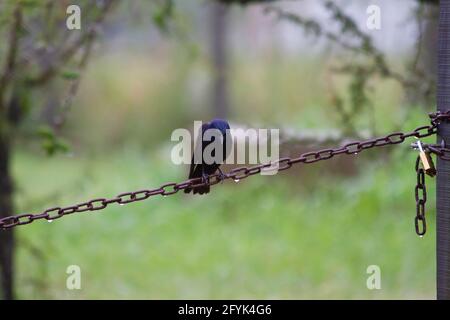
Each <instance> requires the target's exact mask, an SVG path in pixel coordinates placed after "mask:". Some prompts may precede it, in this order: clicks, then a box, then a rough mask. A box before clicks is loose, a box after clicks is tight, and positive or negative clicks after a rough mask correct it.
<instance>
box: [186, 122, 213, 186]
mask: <svg viewBox="0 0 450 320" xmlns="http://www.w3.org/2000/svg"><path fill="white" fill-rule="evenodd" d="M208 128H209V124H208V123H204V124H202V127H201V129H200V130H199V131H201V132H199V134H198V137H197V141H196V143H195V146H194V152H193V153H192V159H191V167H190V169H189V179H192V178H198V177H199V175H198V174H199V172H200V171H199V170H198V169H199V168H200V167H199V166H201V165H202V164H201V163H195V161H194V160H195V157H194V155H195V152H201V157H202V158H201V159H202V162H203V134H204V133H205V131H206V130H207V129H208Z"/></svg>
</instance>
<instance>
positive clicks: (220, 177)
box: [217, 168, 227, 182]
mask: <svg viewBox="0 0 450 320" xmlns="http://www.w3.org/2000/svg"><path fill="white" fill-rule="evenodd" d="M217 177H218V178H219V180H220V182H223V181H224V180H225V179H226V178H227V176H226V174H224V173H223V172H222V170H220V168H219V175H218V176H217Z"/></svg>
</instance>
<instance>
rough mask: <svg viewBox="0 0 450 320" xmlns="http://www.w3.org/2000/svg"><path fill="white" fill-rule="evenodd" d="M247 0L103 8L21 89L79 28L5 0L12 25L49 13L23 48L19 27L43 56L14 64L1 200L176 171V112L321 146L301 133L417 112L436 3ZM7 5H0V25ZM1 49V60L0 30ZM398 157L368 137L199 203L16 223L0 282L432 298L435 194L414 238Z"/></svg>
mask: <svg viewBox="0 0 450 320" xmlns="http://www.w3.org/2000/svg"><path fill="white" fill-rule="evenodd" d="M77 2H78V3H79V5H80V7H81V8H82V21H84V22H83V23H86V24H87V23H88V22H89V21H94V22H95V21H96V19H98V17H99V14H100V13H101V12H102V10H101V8H102V5H105V2H104V1H93V2H92V3H95V6H98V7H97V10H95V8H92V9H89V10H87V9H85V8H87V6H88V5H89V4H90V2H89V1H84V2H83V1H71V2H70V4H72V3H77ZM107 2H108V1H106V3H107ZM222 2H242V1H222ZM244 2H245V1H244ZM255 2H256V1H255ZM261 2H263V3H262V4H261V3H257V4H252V5H248V6H245V5H244V6H242V5H240V4H225V5H219V4H214V3H213V2H212V1H209V2H205V1H197V0H187V1H186V0H183V1H181V0H175V1H166V0H161V1H133V2H120V3H116V4H115V5H114V6H113V7H112V9H111V10H110V11H108V15H107V16H106V17H105V20H104V21H103V20H102V22H101V23H97V24H95V23H93V26H95V39H93V41H92V43H91V45H92V48H89V50H85V49H86V47H84V46H82V47H80V48H79V49H80V50H78V51H77V54H76V55H74V56H73V57H72V58H71V59H68V60H67V61H65V63H64V65H62V66H60V68H59V69H58V71H57V72H56V75H55V76H54V77H53V78H52V79H51V80H49V81H47V82H45V83H43V84H42V86H40V87H38V88H36V89H35V88H34V87H33V88H32V89H30V87H29V86H28V85H26V83H27V81H28V80H27V79H28V78H29V77H32V76H33V75H35V74H36V73H37V74H39V70H40V66H42V65H43V66H45V63H46V62H45V61H43V60H42V59H43V58H42V57H49V56H50V57H51V48H52V47H58V44H60V43H63V42H64V41H65V40H64V39H65V38H66V37H68V36H69V35H71V32H73V33H78V34H82V32H84V31H86V30H84V31H83V29H82V30H81V31H68V30H66V29H65V25H64V23H63V21H64V18H65V8H66V7H67V5H68V4H69V2H68V1H67V2H66V1H58V4H57V5H56V4H55V3H56V2H54V1H22V2H21V3H22V4H23V5H24V10H25V11H24V15H25V17H26V21H28V22H27V23H28V25H27V26H28V28H24V29H25V30H28V31H27V32H31V33H33V30H35V29H33V26H41V25H40V23H42V21H46V20H45V19H44V20H43V12H45V8H48V6H49V3H53V6H54V8H53V10H54V11H53V12H54V14H55V19H57V18H58V19H61V22H59V24H58V23H56V24H52V28H56V27H55V25H56V26H58V25H59V27H58V28H59V29H56V30H53V29H51V30H49V32H50V33H52V32H54V33H55V35H52V36H51V37H50V38H49V39H51V42H48V41H47V42H46V40H45V36H44V35H45V33H43V32H41V31H42V29H39V30H40V31H39V32H38V31H34V32H35V33H36V34H37V36H38V37H39V41H37V40H36V39H35V36H29V38H27V36H26V35H25V34H24V35H23V37H24V39H32V40H30V41H31V42H33V43H32V46H36V45H38V48H41V49H40V50H44V51H43V52H44V53H39V52H40V51H39V50H38V49H36V50H35V51H29V52H30V56H32V55H31V53H33V52H37V53H36V54H38V53H39V57H40V58H39V59H38V58H36V59H35V60H32V61H35V63H36V65H35V68H31V69H30V70H29V72H28V71H27V73H18V75H17V77H18V79H21V81H23V83H25V84H24V85H23V86H17V89H16V91H14V90H13V89H10V95H11V96H12V97H14V96H17V97H18V98H20V99H19V100H20V101H21V102H20V103H19V104H18V105H20V108H21V109H20V110H21V112H25V113H26V115H25V116H23V117H21V121H20V123H19V124H18V125H17V126H16V127H15V129H14V140H15V144H14V145H15V147H14V152H13V153H12V155H11V158H12V161H11V163H12V169H11V170H12V177H13V179H14V182H15V183H14V185H15V188H14V203H15V213H21V212H38V211H40V210H41V209H45V208H47V207H54V206H55V205H70V204H73V203H77V202H82V201H85V200H87V199H90V198H96V197H103V196H113V195H115V194H118V193H121V192H123V191H129V190H134V189H136V190H138V189H142V188H150V187H156V186H159V185H160V184H161V183H164V182H166V181H171V180H176V181H177V180H184V179H185V178H186V176H187V168H185V167H177V166H175V165H173V164H172V163H171V162H170V160H169V157H170V149H171V147H172V146H173V145H174V143H173V142H171V141H170V134H171V132H172V131H173V130H174V129H176V128H180V127H183V128H188V129H191V128H192V126H193V121H194V120H204V121H207V120H209V119H211V118H213V117H215V116H217V115H222V116H225V117H226V118H227V119H229V120H230V121H231V122H232V125H234V126H241V125H243V126H248V127H262V128H281V130H282V133H283V132H293V133H294V134H291V135H290V136H289V137H290V138H289V141H287V143H286V144H284V145H283V148H282V154H296V153H298V152H301V151H305V150H310V149H317V148H321V147H324V146H326V145H328V144H329V143H328V144H327V143H326V142H325V143H324V142H323V141H322V140H319V139H317V141H315V140H314V139H312V140H313V141H312V143H311V141H309V142H308V146H305V143H304V139H305V136H308V137H310V136H313V137H315V136H325V137H327V136H328V135H329V134H330V132H337V136H334V138H333V139H334V140H333V144H340V143H343V142H344V141H346V140H347V139H351V138H360V137H366V136H374V135H377V134H385V133H388V132H391V131H396V130H399V129H402V130H403V129H404V130H409V129H413V128H415V127H417V126H419V125H422V124H426V123H427V121H428V119H427V116H426V112H428V111H432V110H433V109H434V87H435V85H434V73H435V69H433V65H434V63H435V62H434V60H433V59H434V55H433V52H434V50H435V49H434V48H435V44H434V43H433V39H434V38H433V36H434V35H435V32H436V30H435V29H436V24H435V19H436V13H437V7H436V6H435V4H433V3H428V1H415V0H402V1H396V2H395V3H394V2H392V1H382V0H378V1H375V3H376V4H377V5H379V6H380V8H381V15H382V16H381V17H382V28H381V30H368V29H367V28H366V24H365V22H366V19H367V13H366V8H367V6H368V5H369V4H373V2H374V1H370V2H369V1H350V0H348V1H346V0H341V1H333V2H332V1H312V0H303V1H267V2H264V1H261ZM430 2H432V1H430ZM14 3H15V1H5V0H3V1H2V4H1V5H2V9H4V10H2V11H1V12H2V13H1V19H0V28H1V30H2V32H5V33H6V34H7V31H8V28H7V26H8V25H9V24H10V23H11V15H12V12H13V10H14ZM99 8H100V9H99ZM85 15H86V16H85ZM33 16H36V17H37V18H36V19H33ZM218 17H219V18H218ZM33 23H34V24H35V25H33ZM84 26H85V24H83V27H82V28H84ZM30 30H31V31H30ZM24 32H25V31H24ZM217 38H219V39H221V41H219V43H218V41H215V40H217ZM69 40H70V39H69ZM69 40H67V39H66V41H67V42H68V43H69V44H70V41H69ZM24 42H25V43H26V41H25V40H24ZM39 46H40V47H39ZM46 48H47V49H48V50H49V51H48V52H45V50H46ZM49 48H50V49H49ZM21 50H26V47H21ZM86 51H88V52H89V55H88V57H87V58H86V59H83V57H84V54H83V53H84V52H86ZM0 52H1V57H4V56H6V53H7V45H6V43H2V44H0ZM25 56H26V55H25ZM2 60H3V58H2ZM44 60H45V59H44ZM19 82H20V81H19ZM20 83H22V82H20ZM14 93H16V94H14ZM11 101H12V100H11ZM325 140H326V139H325ZM415 157H416V154H415V153H414V152H413V151H410V150H409V147H408V145H406V144H405V145H402V146H397V147H386V148H384V149H382V150H378V151H367V152H365V153H363V154H361V155H358V156H357V157H356V156H348V157H340V158H339V159H335V160H331V161H329V162H327V163H321V164H315V165H311V166H308V167H299V168H293V169H291V170H289V171H288V172H284V173H282V174H279V175H277V176H274V177H254V178H252V179H249V180H246V181H243V182H240V183H239V184H238V186H234V185H233V184H234V183H233V182H227V183H224V184H223V185H219V186H217V187H214V188H213V190H212V192H211V194H210V195H208V196H205V197H193V196H186V195H184V194H183V195H181V194H180V195H176V196H172V197H167V198H161V199H151V200H148V201H146V202H143V203H138V204H132V205H129V206H117V207H111V208H108V209H106V210H104V211H101V212H96V213H92V214H88V213H87V214H78V215H74V216H71V217H66V218H64V219H61V220H58V221H55V222H52V223H43V222H35V223H33V224H30V225H28V226H25V227H20V228H18V229H17V255H16V256H17V260H16V261H17V262H16V267H15V268H16V273H15V280H16V295H17V297H18V298H46V299H55V298H75V299H82V298H100V299H118V298H125V299H131V298H179V299H184V298H186V299H189V298H192V299H198V298H213V299H214V298H224V299H226V298H287V299H295V298H314V299H316V298H331V299H334V298H337V299H340V298H369V299H370V298H376V299H389V298H399V299H402V298H434V292H435V280H434V279H435V275H434V272H435V259H434V231H433V229H434V228H433V226H434V207H433V199H430V201H429V205H428V210H429V213H428V215H429V217H430V219H429V225H430V228H429V231H428V234H427V236H426V237H425V238H423V239H419V238H418V237H417V236H416V235H415V232H414V229H413V228H414V226H413V217H414V214H415V207H414V206H415V202H414V194H413V191H414V190H413V188H414V183H415V172H414V167H413V166H414V161H415ZM432 184H433V183H432V182H431V181H430V183H429V186H430V189H431V190H430V192H429V194H430V197H431V198H433V195H434V188H433V186H432ZM71 264H76V265H79V266H80V267H81V270H82V290H79V291H77V290H74V291H70V290H67V289H66V277H67V274H66V273H65V270H66V268H67V266H68V265H71ZM373 264H375V265H379V266H380V267H381V271H382V289H381V290H368V289H367V287H366V279H367V277H368V274H366V268H367V267H368V266H369V265H373Z"/></svg>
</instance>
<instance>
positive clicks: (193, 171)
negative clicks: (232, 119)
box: [184, 119, 232, 194]
mask: <svg viewBox="0 0 450 320" xmlns="http://www.w3.org/2000/svg"><path fill="white" fill-rule="evenodd" d="M209 129H215V130H219V131H220V133H221V134H222V137H223V139H222V141H221V143H222V146H223V151H222V158H223V159H221V160H222V161H220V162H213V163H206V162H205V160H204V159H203V151H204V150H205V148H206V146H208V145H209V144H211V143H213V142H214V141H215V138H216V137H215V136H212V138H211V141H205V140H204V138H203V136H204V134H205V132H206V131H207V130H209ZM201 131H202V132H201V133H200V134H199V136H198V141H197V145H196V146H195V148H196V149H195V150H198V148H199V147H200V145H201V147H202V148H201V163H195V161H194V154H193V155H192V161H191V168H190V170H189V179H193V178H200V177H202V178H203V181H207V179H208V176H209V175H212V174H214V173H215V172H216V171H217V169H219V171H220V174H221V175H222V176H223V173H222V171H221V170H220V168H219V167H220V165H221V164H222V163H224V162H225V159H226V158H227V156H228V153H229V152H231V146H232V138H231V134H230V125H229V124H228V122H227V121H225V120H221V119H214V120H213V121H211V122H209V123H204V124H203V125H202V128H201ZM200 143H201V144H200ZM199 151H200V150H198V152H199ZM194 153H195V151H194ZM211 155H212V156H213V157H214V156H215V151H212V152H211ZM191 191H193V193H194V194H196V193H199V194H204V193H208V192H209V186H199V187H196V188H186V189H184V192H185V193H189V192H191Z"/></svg>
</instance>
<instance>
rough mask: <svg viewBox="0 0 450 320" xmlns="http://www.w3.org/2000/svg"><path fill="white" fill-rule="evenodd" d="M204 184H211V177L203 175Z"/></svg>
mask: <svg viewBox="0 0 450 320" xmlns="http://www.w3.org/2000/svg"><path fill="white" fill-rule="evenodd" d="M202 183H204V184H209V176H208V175H207V174H206V173H203V174H202Z"/></svg>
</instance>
